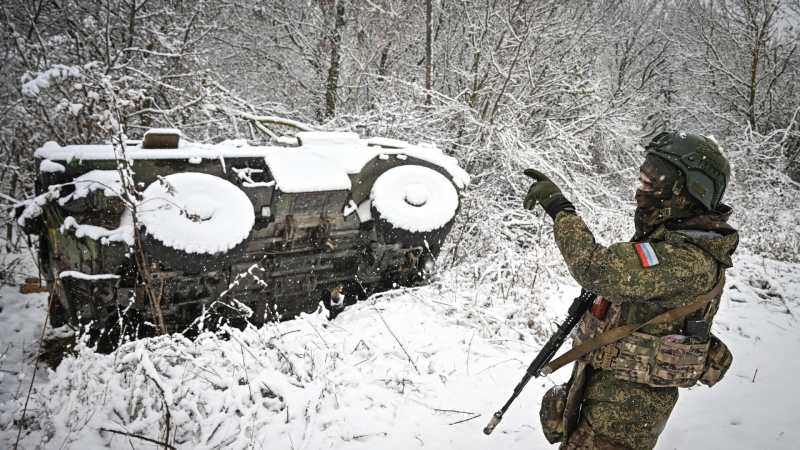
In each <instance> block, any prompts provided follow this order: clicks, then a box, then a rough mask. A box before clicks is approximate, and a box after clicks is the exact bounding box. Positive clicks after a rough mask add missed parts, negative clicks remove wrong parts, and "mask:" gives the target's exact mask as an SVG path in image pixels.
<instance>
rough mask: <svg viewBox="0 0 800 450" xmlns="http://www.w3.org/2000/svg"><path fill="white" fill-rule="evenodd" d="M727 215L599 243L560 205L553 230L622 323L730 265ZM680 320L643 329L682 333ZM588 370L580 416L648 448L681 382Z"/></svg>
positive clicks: (659, 309) (697, 288)
mask: <svg viewBox="0 0 800 450" xmlns="http://www.w3.org/2000/svg"><path fill="white" fill-rule="evenodd" d="M729 215H730V214H729V208H727V209H726V213H725V214H717V215H710V216H701V217H698V218H693V219H689V220H687V221H684V222H682V223H679V224H669V223H668V224H665V225H662V226H660V227H659V228H658V229H656V230H655V231H654V232H653V233H651V234H650V235H649V236H647V237H646V238H645V239H643V240H642V241H641V242H638V243H637V242H624V243H617V244H613V245H611V246H609V247H604V246H602V245H600V244H598V243H597V242H596V241H595V239H594V236H593V235H592V233H591V231H589V229H588V227H587V226H586V224H585V223H584V222H583V220H581V218H580V217H578V216H577V215H575V214H574V213H570V212H566V211H562V212H560V213H558V215H557V216H556V218H555V223H554V226H553V233H554V236H555V241H556V244H557V245H558V248H559V250H560V251H561V254H562V255H563V257H564V260H565V262H566V263H567V267H568V268H569V271H570V273H571V274H572V276H573V277H574V278H575V280H576V281H577V282H578V284H580V285H581V286H582V287H583V288H584V289H586V290H588V291H590V292H593V293H596V294H599V295H601V296H603V297H605V298H606V299H608V300H609V301H610V302H611V307H610V308H609V311H608V313H607V317H611V316H617V317H618V319H617V320H616V323H617V326H619V325H624V324H630V323H642V322H646V321H648V320H650V319H652V318H653V317H655V316H657V315H658V314H661V313H663V312H665V311H667V310H670V309H673V308H675V307H678V306H681V305H684V304H687V303H690V302H692V301H694V300H695V299H696V298H697V297H699V296H701V295H703V294H705V293H706V292H708V291H710V290H711V289H712V288H713V287H714V285H715V284H716V282H717V277H718V273H719V270H720V269H726V268H728V267H731V266H732V262H731V255H732V253H733V251H734V250H735V249H736V246H737V244H738V240H739V237H738V233H737V232H736V231H735V230H733V228H731V227H730V226H729V225H727V223H725V221H726V220H727V218H728V216H729ZM677 228H685V229H677ZM715 312H716V311H709V313H710V314H709V315H708V316H707V317H710V318H713V315H714V313H715ZM697 314H701V313H697ZM682 326H683V320H681V321H680V322H679V323H678V322H676V323H669V324H665V325H656V326H649V327H644V328H642V329H641V330H640V331H641V332H643V333H647V334H653V335H666V334H672V333H681V331H682ZM583 367H585V365H581V368H582V370H583ZM586 370H587V371H588V373H587V374H586V375H585V378H586V385H585V387H581V388H580V389H574V391H576V392H583V394H582V395H583V401H582V405H581V415H582V417H583V418H585V419H586V420H587V422H588V423H589V425H590V426H591V427H592V429H593V430H594V431H595V432H597V433H599V434H601V435H603V436H606V437H608V438H609V439H611V440H614V441H616V442H618V443H620V444H623V445H626V446H628V447H630V448H632V449H635V450H639V449H652V448H653V447H654V446H655V443H656V440H657V438H658V435H659V434H660V433H661V431H662V430H663V428H664V426H665V425H666V421H667V418H668V417H669V414H670V412H671V411H672V408H673V407H674V405H675V402H677V399H678V389H677V388H652V387H649V386H647V385H643V384H638V383H634V382H630V381H624V380H619V379H616V378H615V377H614V375H613V374H612V373H611V372H608V371H594V370H592V369H591V368H587V369H586ZM575 375H576V374H573V378H575ZM579 378H581V379H583V378H584V376H580V377H579Z"/></svg>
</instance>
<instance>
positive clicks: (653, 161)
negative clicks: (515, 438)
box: [524, 131, 739, 450]
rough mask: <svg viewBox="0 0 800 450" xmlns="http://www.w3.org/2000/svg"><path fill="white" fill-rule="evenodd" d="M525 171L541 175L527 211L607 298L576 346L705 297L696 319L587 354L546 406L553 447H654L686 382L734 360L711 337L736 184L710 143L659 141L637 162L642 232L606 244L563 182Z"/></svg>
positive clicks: (720, 371) (586, 321) (727, 257)
mask: <svg viewBox="0 0 800 450" xmlns="http://www.w3.org/2000/svg"><path fill="white" fill-rule="evenodd" d="M525 173H526V175H528V176H531V177H532V178H534V179H535V180H537V181H536V182H535V183H534V184H533V185H532V186H531V188H530V190H529V191H528V195H527V196H526V197H525V204H524V205H525V208H527V209H532V208H533V207H534V206H535V204H536V203H539V204H541V205H542V206H543V207H544V209H545V211H546V212H547V213H548V214H549V215H550V216H551V217H552V218H553V220H554V225H553V235H554V237H555V241H556V244H557V245H558V248H559V250H560V251H561V254H562V256H563V257H564V260H565V262H566V263H567V267H568V268H569V271H570V273H571V274H572V276H573V277H574V278H575V280H576V281H577V282H578V284H580V285H581V286H582V287H583V288H584V289H586V290H587V291H590V292H592V293H596V294H598V296H600V297H602V298H603V299H606V300H607V301H608V302H610V305H608V304H607V305H608V309H607V311H606V312H605V313H604V314H602V312H601V311H602V308H599V307H598V308H593V310H592V311H590V312H587V313H586V315H585V316H584V318H583V320H582V321H581V323H580V325H579V327H578V330H577V332H576V334H575V336H574V339H573V346H577V345H579V344H582V343H584V342H586V341H588V340H591V339H592V338H595V337H596V336H599V335H602V334H603V333H607V332H609V330H613V329H615V328H618V327H622V326H624V325H628V324H642V323H646V322H648V321H649V320H650V319H653V318H654V317H656V316H659V315H661V314H662V313H665V312H669V311H671V310H674V308H677V307H679V306H683V305H687V304H692V302H695V301H696V300H697V299H698V298H699V297H702V296H705V297H706V298H707V299H709V300H706V301H707V302H708V303H705V304H703V307H701V308H698V309H696V310H695V311H694V312H692V313H690V314H689V315H688V316H682V317H680V318H678V319H676V320H672V321H669V322H666V323H661V324H650V325H645V326H643V327H641V328H640V329H638V331H637V332H634V333H632V334H629V335H628V336H626V337H624V338H621V339H619V340H617V341H616V342H613V343H610V344H607V345H605V346H604V347H601V348H599V349H598V350H595V351H593V352H591V353H589V354H587V355H585V356H583V357H581V358H580V359H579V360H578V361H577V362H576V363H575V367H574V369H573V373H572V377H571V379H570V381H569V383H567V385H566V386H557V387H554V389H552V390H551V391H550V392H548V393H547V394H546V395H545V398H544V399H543V402H542V413H541V414H542V424H543V428H544V431H545V434H546V436H547V437H548V440H550V442H551V443H555V442H558V441H561V442H562V444H561V447H560V449H562V450H563V449H568V450H573V449H576V450H577V449H587V450H588V449H609V450H612V449H613V450H630V449H633V450H648V449H652V448H653V447H655V445H656V440H657V439H658V436H659V435H660V434H661V432H662V431H663V430H664V427H665V425H666V422H667V418H668V417H669V415H670V413H671V412H672V408H673V407H674V406H675V403H676V402H677V400H678V387H688V386H693V385H695V384H696V383H697V381H701V382H702V383H704V384H707V385H709V386H711V385H713V384H714V383H716V382H717V381H718V380H719V379H721V378H722V376H723V375H724V373H725V371H726V370H727V368H728V367H729V366H730V363H731V361H732V356H731V355H730V352H729V351H728V350H727V348H726V347H725V345H724V344H722V342H721V341H719V339H717V338H716V337H715V336H713V335H711V334H710V333H708V327H710V324H711V321H712V319H713V317H714V315H715V313H716V312H717V309H718V308H719V301H720V297H721V295H722V286H724V270H725V269H727V268H729V267H731V266H732V262H731V255H732V254H733V252H734V250H735V249H736V246H737V244H738V242H739V236H738V233H737V232H736V230H734V229H733V228H732V227H731V226H730V225H728V224H727V222H726V221H727V219H728V217H729V216H730V213H731V208H730V207H728V206H726V205H723V204H721V203H720V200H721V199H722V196H723V193H724V192H725V187H726V185H727V182H728V179H729V177H730V166H729V164H728V161H727V160H726V159H725V157H724V156H723V155H722V153H721V152H720V149H719V146H718V145H717V144H716V142H715V141H714V140H712V139H709V138H707V137H705V136H701V135H696V134H690V133H684V132H678V131H672V132H666V133H661V134H659V135H657V136H656V137H655V138H653V140H652V141H651V142H650V143H649V144H648V145H647V147H646V153H645V161H644V164H642V166H641V167H640V174H639V179H640V181H641V186H640V187H639V188H638V189H637V190H636V203H637V208H636V213H635V218H634V223H635V225H636V235H635V237H634V238H633V240H632V241H631V242H625V243H617V244H614V245H611V246H610V247H604V246H602V245H600V244H598V243H597V242H595V239H594V236H593V235H592V233H591V231H589V228H587V226H586V224H585V223H584V222H583V220H581V218H580V217H579V216H578V215H577V214H576V210H575V207H574V206H573V205H572V203H570V202H569V201H568V200H567V199H566V198H565V197H564V195H563V194H562V193H561V191H560V190H559V188H558V187H557V186H556V185H555V183H553V182H552V181H551V180H550V179H548V178H547V177H546V176H545V175H544V174H542V173H541V172H538V171H536V170H533V169H528V170H526V171H525ZM710 294H711V295H713V300H710V299H711V298H712V296H711V295H710ZM695 303H697V304H699V301H698V302H695ZM596 305H598V306H601V305H602V300H601V299H599V298H598V300H597V301H596ZM684 309H685V308H684ZM593 312H594V314H593ZM598 316H599V317H598ZM670 317H672V316H670ZM553 411H556V412H555V415H556V417H553V416H552V414H553ZM547 412H549V414H550V415H551V416H550V417H545V416H546V415H547ZM553 419H555V420H553Z"/></svg>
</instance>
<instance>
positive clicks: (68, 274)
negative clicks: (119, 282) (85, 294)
mask: <svg viewBox="0 0 800 450" xmlns="http://www.w3.org/2000/svg"><path fill="white" fill-rule="evenodd" d="M65 277H72V278H78V279H81V280H115V279H118V278H119V275H114V274H110V273H107V274H102V273H101V274H97V275H89V274H86V273H83V272H78V271H76V270H65V271H63V272H61V273H59V274H58V278H65Z"/></svg>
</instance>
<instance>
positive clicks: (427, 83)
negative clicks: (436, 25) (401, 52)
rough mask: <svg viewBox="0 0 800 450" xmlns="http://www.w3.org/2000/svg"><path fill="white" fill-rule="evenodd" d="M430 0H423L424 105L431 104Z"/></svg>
mask: <svg viewBox="0 0 800 450" xmlns="http://www.w3.org/2000/svg"><path fill="white" fill-rule="evenodd" d="M431 2H432V0H425V90H427V91H428V93H427V95H426V96H425V104H426V105H430V104H431V92H430V91H431V64H432V62H431V53H432V52H431V46H432V42H431V22H432V20H431V9H432V7H431V6H432V5H431Z"/></svg>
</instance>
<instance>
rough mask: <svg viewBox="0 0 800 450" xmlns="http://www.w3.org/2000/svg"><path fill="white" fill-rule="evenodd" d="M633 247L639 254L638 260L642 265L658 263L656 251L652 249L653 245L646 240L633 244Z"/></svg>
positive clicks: (649, 265)
mask: <svg viewBox="0 0 800 450" xmlns="http://www.w3.org/2000/svg"><path fill="white" fill-rule="evenodd" d="M633 248H635V249H636V253H637V254H638V255H639V260H640V261H641V262H642V266H644V267H653V266H656V265H658V257H657V256H656V252H655V250H653V246H652V245H650V244H649V243H648V242H643V243H641V244H639V243H636V244H633Z"/></svg>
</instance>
